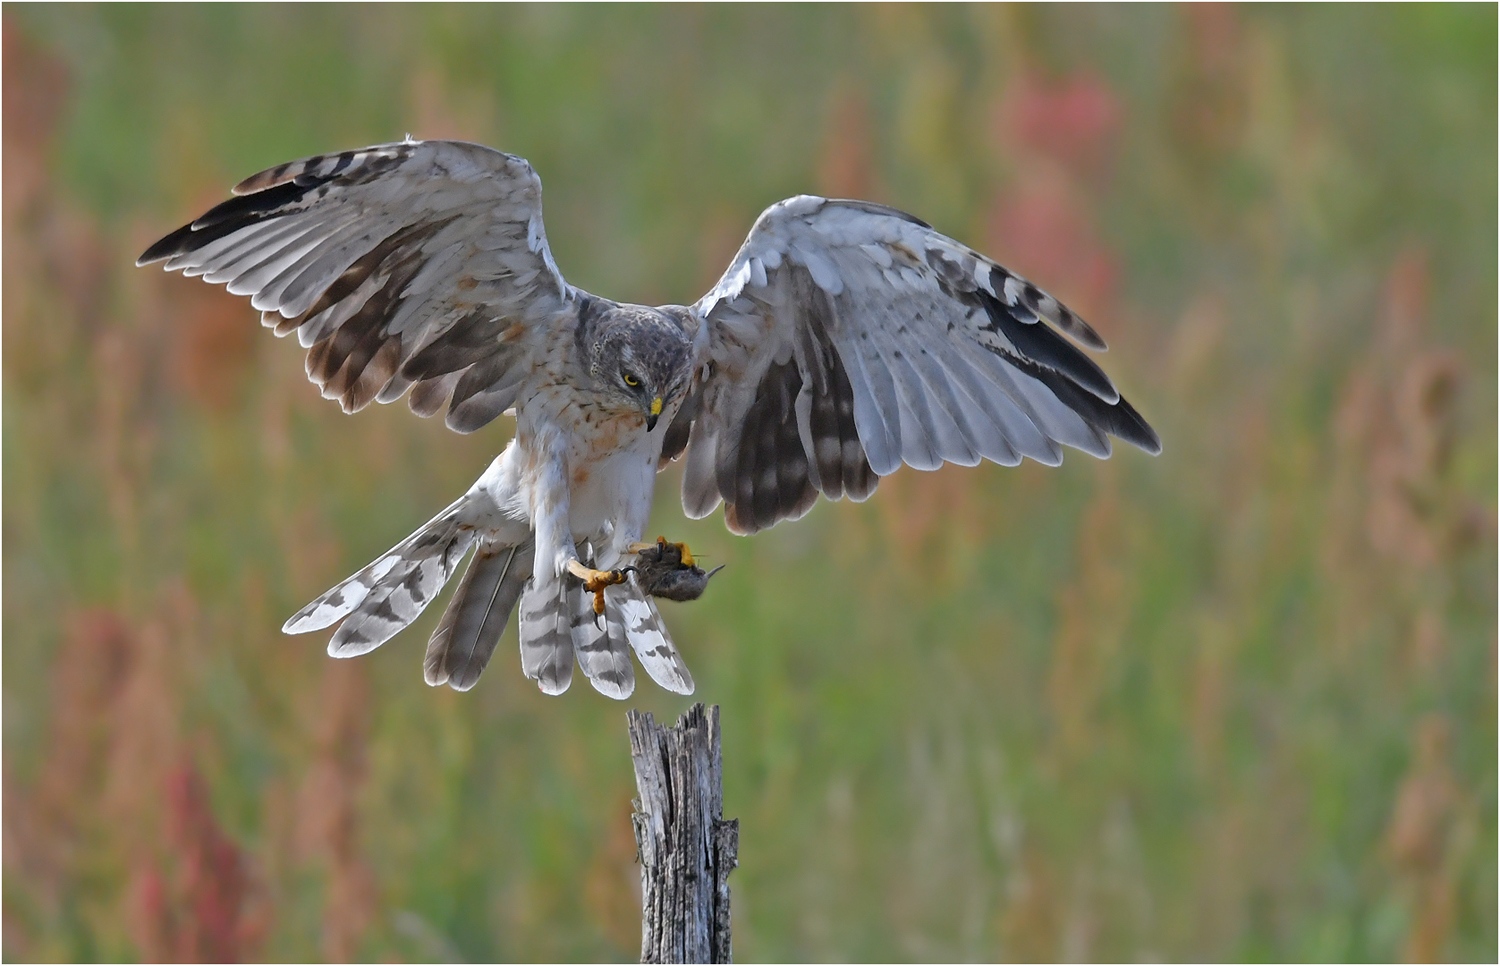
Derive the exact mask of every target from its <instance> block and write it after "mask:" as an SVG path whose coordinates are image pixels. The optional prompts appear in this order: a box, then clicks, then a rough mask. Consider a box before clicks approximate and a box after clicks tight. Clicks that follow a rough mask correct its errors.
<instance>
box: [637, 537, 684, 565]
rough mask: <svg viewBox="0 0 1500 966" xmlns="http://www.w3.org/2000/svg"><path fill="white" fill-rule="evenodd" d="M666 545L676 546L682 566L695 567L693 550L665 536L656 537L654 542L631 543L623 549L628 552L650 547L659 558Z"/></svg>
mask: <svg viewBox="0 0 1500 966" xmlns="http://www.w3.org/2000/svg"><path fill="white" fill-rule="evenodd" d="M668 547H676V548H677V553H678V554H679V555H680V556H681V558H682V565H683V566H684V567H696V566H698V561H696V560H694V559H693V552H692V551H691V550H689V549H688V545H687V544H685V543H672V542H671V541H670V540H668V539H667V538H666V537H657V538H656V542H655V543H632V544H631V545H630V546H628V547H626V548H625V549H626V550H627V551H629V552H630V553H641V552H642V551H645V550H651V549H653V548H655V549H656V551H657V556H658V559H660V556H661V554H662V553H663V552H665V551H666V549H667V548H668Z"/></svg>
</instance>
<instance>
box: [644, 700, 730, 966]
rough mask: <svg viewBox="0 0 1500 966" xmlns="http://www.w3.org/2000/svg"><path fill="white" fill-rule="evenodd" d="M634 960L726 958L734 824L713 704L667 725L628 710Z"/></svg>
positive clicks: (721, 960) (723, 960)
mask: <svg viewBox="0 0 1500 966" xmlns="http://www.w3.org/2000/svg"><path fill="white" fill-rule="evenodd" d="M629 720H630V757H631V759H632V760H633V761H634V762H635V784H636V788H637V789H638V790H639V791H640V798H638V799H636V801H635V803H634V804H635V814H634V815H632V816H631V821H632V823H633V824H634V825H635V842H636V847H637V848H638V849H639V851H640V861H641V962H643V963H727V962H730V954H731V948H730V941H729V873H730V870H732V869H733V868H734V867H735V865H737V864H738V862H737V860H738V854H739V842H740V823H739V821H738V820H737V819H730V820H729V821H725V820H724V784H723V775H724V768H723V759H722V758H721V757H720V750H719V708H718V706H717V705H715V706H714V707H712V708H709V709H708V710H707V712H705V711H704V709H703V705H702V704H695V705H693V706H692V707H691V708H689V709H688V710H687V712H686V713H685V714H683V716H682V717H681V718H680V719H678V721H677V726H676V727H674V728H670V729H669V728H663V727H662V726H661V725H659V724H657V723H656V721H655V720H654V719H653V718H652V717H651V715H650V714H643V713H641V712H639V711H631V712H630V714H629Z"/></svg>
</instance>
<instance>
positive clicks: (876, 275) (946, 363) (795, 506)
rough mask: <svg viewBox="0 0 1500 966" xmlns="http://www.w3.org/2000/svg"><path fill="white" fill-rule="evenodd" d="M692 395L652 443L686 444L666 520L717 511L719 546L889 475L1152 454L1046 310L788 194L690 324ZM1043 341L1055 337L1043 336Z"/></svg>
mask: <svg viewBox="0 0 1500 966" xmlns="http://www.w3.org/2000/svg"><path fill="white" fill-rule="evenodd" d="M694 309H695V311H696V312H697V313H698V314H699V315H700V316H701V317H702V318H703V319H705V320H706V323H707V324H706V326H705V331H706V340H705V341H704V342H703V347H702V350H701V355H700V358H699V367H698V374H699V382H698V384H697V386H696V389H695V391H694V396H693V397H692V398H690V399H689V400H688V402H687V403H686V404H685V406H684V408H683V411H682V414H681V415H680V416H679V418H678V420H677V423H685V421H686V420H687V419H689V418H690V419H691V420H692V422H691V428H690V430H687V434H686V435H684V430H685V425H674V426H672V427H671V430H670V432H669V435H668V444H669V445H668V447H667V452H668V453H669V454H672V455H676V453H677V452H679V451H680V450H681V449H682V447H683V445H684V442H685V443H686V456H685V471H684V475H683V482H682V499H683V507H684V509H685V510H686V511H687V513H688V515H689V516H692V517H695V518H696V517H703V516H706V515H708V514H709V513H711V512H712V511H713V509H714V507H716V506H717V505H718V504H719V502H720V500H723V501H724V503H725V504H726V506H725V522H726V523H727V524H728V526H729V528H730V529H731V530H733V531H735V532H736V533H753V532H755V531H757V530H762V529H764V528H766V527H769V526H771V525H772V524H774V523H776V522H777V521H778V520H782V519H786V518H794V517H798V516H801V515H802V514H804V513H806V512H807V511H808V510H809V509H810V508H811V507H812V505H813V503H814V502H815V500H816V499H817V494H818V493H819V492H822V493H825V494H827V495H828V496H830V497H832V498H834V499H837V498H839V497H842V496H848V497H850V498H852V499H855V500H862V499H864V498H865V497H867V496H869V495H870V493H871V492H872V491H873V490H874V489H875V486H876V484H877V483H878V482H879V478H880V477H882V476H885V475H888V474H890V473H893V472H895V470H896V468H897V467H898V466H900V465H901V463H903V462H905V463H907V464H909V465H911V466H914V467H917V468H918V469H927V470H930V469H936V468H937V467H938V466H940V465H941V464H942V463H944V462H950V463H960V464H963V465H966V466H972V465H974V464H976V463H978V462H979V461H980V460H981V459H988V460H993V461H994V462H996V463H1002V464H1005V465H1007V466H1010V465H1015V464H1017V463H1019V462H1020V461H1021V458H1022V457H1023V456H1029V457H1031V458H1032V459H1035V460H1037V461H1039V462H1042V463H1047V464H1049V465H1055V464H1057V463H1059V462H1061V461H1062V450H1061V448H1060V446H1059V445H1058V444H1065V445H1068V446H1074V447H1077V448H1078V449H1081V450H1083V451H1085V452H1087V453H1091V454H1093V455H1095V456H1098V457H1101V458H1102V457H1106V456H1108V455H1109V454H1110V441H1109V437H1110V436H1116V437H1119V438H1120V439H1123V440H1125V441H1126V442H1129V443H1133V444H1135V445H1136V446H1139V447H1140V448H1141V449H1143V450H1145V451H1147V452H1148V453H1153V454H1154V453H1157V452H1160V450H1161V441H1160V440H1159V439H1158V437H1157V435H1156V433H1155V431H1154V430H1152V429H1151V427H1150V426H1148V425H1147V424H1146V421H1145V420H1144V419H1142V418H1141V416H1140V414H1139V413H1137V412H1136V411H1135V409H1134V408H1133V407H1132V406H1131V405H1130V404H1129V403H1128V402H1126V401H1125V400H1124V399H1123V398H1121V396H1120V394H1119V392H1118V391H1116V389H1115V387H1114V384H1113V383H1111V382H1110V380H1109V377H1108V376H1106V375H1105V374H1104V372H1103V370H1101V369H1100V368H1099V367H1098V366H1097V365H1095V364H1094V362H1093V361H1091V360H1090V359H1089V358H1088V357H1087V356H1086V355H1085V354H1084V353H1083V352H1081V351H1079V349H1078V348H1077V347H1076V346H1074V345H1073V343H1072V342H1070V341H1069V340H1068V339H1066V338H1064V337H1063V335H1062V334H1060V333H1059V331H1058V330H1061V332H1062V333H1066V334H1067V335H1069V336H1071V337H1072V338H1073V339H1076V340H1077V341H1078V342H1081V343H1083V344H1084V345H1086V346H1088V347H1090V348H1093V349H1103V348H1104V342H1103V340H1101V339H1100V338H1099V336H1098V335H1097V334H1096V333H1095V332H1094V330H1093V329H1091V328H1089V326H1088V325H1087V324H1086V323H1085V322H1084V321H1083V320H1082V319H1080V318H1078V316H1076V315H1074V314H1073V313H1072V312H1070V311H1069V310H1068V309H1067V308H1066V307H1065V306H1063V305H1062V303H1060V302H1058V301H1057V300H1056V299H1055V298H1053V297H1051V296H1050V295H1047V294H1046V293H1044V292H1042V291H1041V290H1039V289H1038V288H1037V287H1036V286H1034V285H1032V284H1031V283H1030V282H1028V281H1026V280H1025V279H1024V278H1021V277H1020V276H1018V275H1016V274H1014V273H1012V272H1009V271H1007V270H1006V269H1004V268H1002V267H1001V266H999V265H997V264H995V263H994V262H993V261H991V260H989V259H988V258H985V257H984V256H983V255H980V254H978V253H977V252H975V251H973V250H971V249H969V248H967V247H965V246H963V245H961V244H959V243H958V242H956V241H954V240H953V239H951V238H948V237H946V236H944V235H941V234H939V233H938V232H937V231H935V230H933V228H932V227H931V226H930V225H927V224H926V223H924V222H922V221H919V220H917V219H916V218H913V217H912V216H910V215H907V214H904V213H902V212H899V211H896V210H894V209H891V208H886V207H883V206H881V205H875V204H870V203H868V202H862V201H831V200H827V199H824V198H816V197H810V196H806V195H803V196H799V197H796V198H790V199H788V200H786V201H783V202H780V203H778V204H776V205H773V206H771V207H770V208H768V209H767V210H766V211H765V212H764V213H763V214H762V215H761V216H760V218H759V219H758V220H757V221H756V223H755V227H754V228H752V229H751V231H750V236H749V238H747V239H746V241H745V244H744V245H743V247H741V248H740V250H739V253H738V254H736V255H735V257H734V261H733V262H732V263H731V264H730V266H729V270H728V271H727V272H725V274H724V277H723V278H721V279H720V280H719V282H718V284H717V285H715V286H714V288H713V290H712V291H710V292H709V293H708V294H707V295H705V296H704V297H703V298H702V299H701V300H699V301H698V303H697V304H696V305H695V306H694ZM1054 326H1055V328H1054Z"/></svg>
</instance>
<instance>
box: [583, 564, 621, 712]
mask: <svg viewBox="0 0 1500 966" xmlns="http://www.w3.org/2000/svg"><path fill="white" fill-rule="evenodd" d="M610 592H611V591H609V590H606V591H605V592H604V594H605V598H606V599H608V597H609V594H610ZM571 596H572V599H573V606H572V611H573V650H574V651H576V652H577V653H578V667H579V668H580V669H581V670H582V671H583V675H584V677H586V678H588V679H589V683H590V684H592V685H593V686H594V690H595V691H598V692H599V693H600V694H602V695H604V696H605V697H607V698H614V699H615V700H617V701H623V700H625V699H626V698H628V697H630V695H631V692H633V691H634V690H635V668H634V667H632V666H631V663H630V644H629V643H628V642H627V641H626V639H625V635H624V634H623V633H621V634H615V633H611V631H612V630H615V629H618V627H617V626H616V628H611V626H610V624H609V622H608V621H607V620H604V619H602V618H600V617H599V615H598V614H595V613H594V595H593V594H591V593H589V592H588V591H586V590H584V589H583V588H582V587H574V588H572V594H571Z"/></svg>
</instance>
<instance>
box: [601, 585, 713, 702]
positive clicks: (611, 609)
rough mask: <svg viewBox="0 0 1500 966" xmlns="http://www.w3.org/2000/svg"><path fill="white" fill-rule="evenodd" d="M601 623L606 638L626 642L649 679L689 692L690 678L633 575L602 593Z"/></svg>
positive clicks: (676, 691)
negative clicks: (604, 626) (607, 631)
mask: <svg viewBox="0 0 1500 966" xmlns="http://www.w3.org/2000/svg"><path fill="white" fill-rule="evenodd" d="M604 620H605V623H606V624H607V625H608V627H609V637H610V639H611V640H614V641H619V640H627V641H629V642H630V647H631V648H632V649H633V650H634V651H635V656H636V657H637V658H638V659H639V660H640V662H641V667H643V668H645V670H646V673H647V674H649V675H651V680H653V681H655V682H656V683H657V684H659V685H661V686H662V687H664V688H666V689H667V690H668V691H673V692H675V693H677V694H692V693H693V676H692V674H690V673H688V669H687V664H686V662H684V661H683V660H682V655H681V654H679V653H678V652H677V647H676V645H674V644H673V643H672V638H671V637H670V636H668V634H667V627H666V625H665V624H664V623H662V619H661V614H660V613H658V612H657V610H656V604H655V603H653V602H652V600H651V598H650V597H649V596H647V595H646V592H645V591H643V590H642V589H641V585H640V582H639V581H638V580H636V576H635V574H631V575H630V579H629V580H627V581H626V582H625V583H623V584H621V585H619V586H618V587H611V588H609V589H608V590H606V591H605V592H604ZM627 663H628V659H627Z"/></svg>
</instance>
